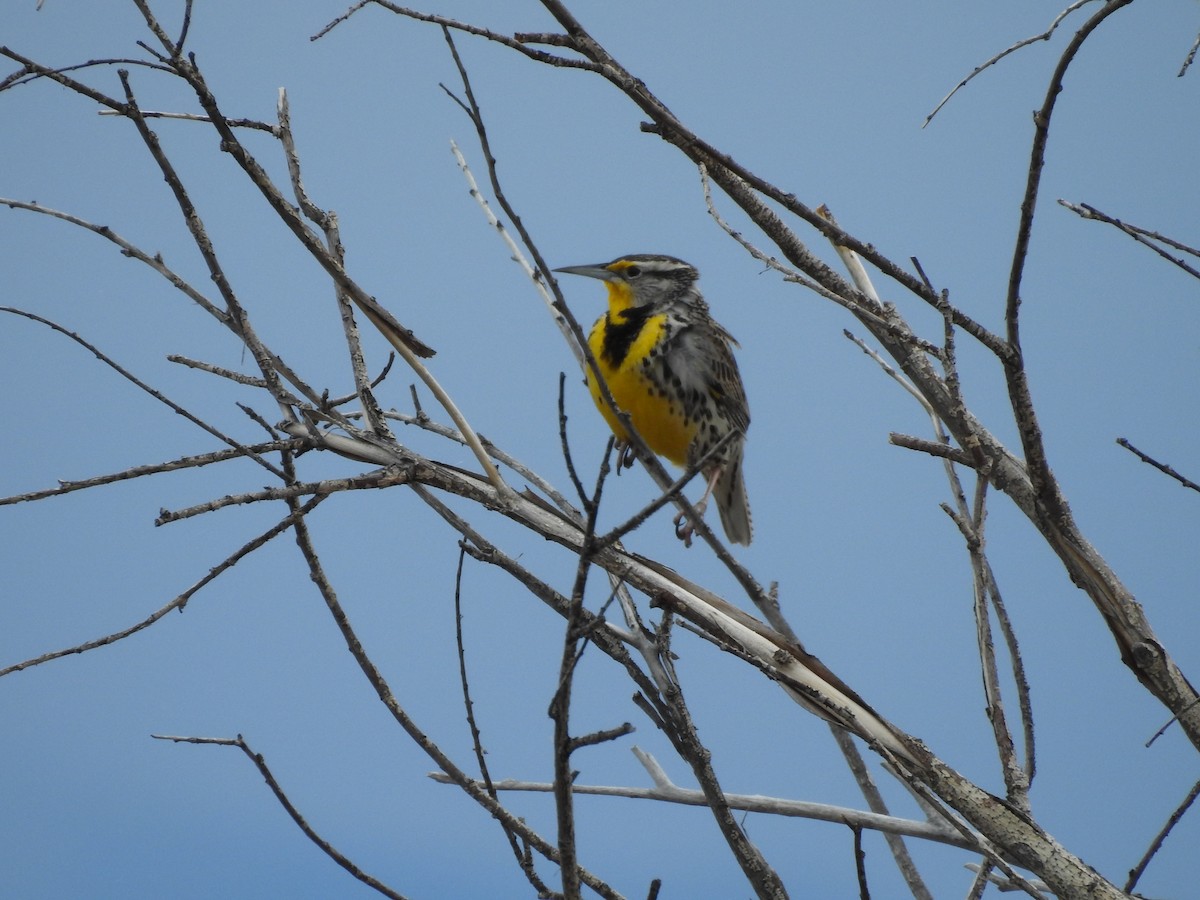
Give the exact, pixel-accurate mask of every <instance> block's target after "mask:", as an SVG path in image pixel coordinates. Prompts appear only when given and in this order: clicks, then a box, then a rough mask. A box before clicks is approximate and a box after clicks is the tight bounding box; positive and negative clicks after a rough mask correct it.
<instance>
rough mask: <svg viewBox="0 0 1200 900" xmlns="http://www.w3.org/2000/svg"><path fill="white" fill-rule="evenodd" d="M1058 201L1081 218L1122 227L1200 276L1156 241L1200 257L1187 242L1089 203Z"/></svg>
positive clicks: (1134, 236)
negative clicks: (1103, 211) (1117, 216)
mask: <svg viewBox="0 0 1200 900" xmlns="http://www.w3.org/2000/svg"><path fill="white" fill-rule="evenodd" d="M1058 203H1059V205H1060V206H1065V207H1066V208H1067V209H1069V210H1070V211H1071V212H1073V213H1075V214H1076V215H1077V216H1079V217H1080V218H1083V219H1091V220H1093V221H1095V222H1104V223H1105V224H1107V225H1112V226H1113V227H1115V228H1118V229H1120V230H1121V231H1123V232H1124V233H1125V234H1127V235H1129V236H1130V237H1131V238H1133V239H1134V240H1135V241H1137V242H1138V243H1139V244H1142V245H1144V246H1146V247H1149V248H1150V249H1151V250H1153V251H1154V252H1155V253H1157V254H1158V255H1159V256H1161V257H1162V258H1163V259H1165V260H1167V261H1168V262H1170V263H1173V264H1174V265H1176V266H1179V268H1181V269H1183V271H1185V272H1187V273H1188V274H1189V275H1191V276H1192V277H1193V278H1200V269H1196V268H1194V267H1193V266H1190V265H1188V264H1187V263H1186V262H1184V261H1183V260H1182V259H1180V258H1179V257H1178V256H1172V255H1171V254H1170V253H1168V252H1167V251H1165V250H1163V249H1162V247H1159V246H1157V245H1156V244H1155V243H1154V241H1158V242H1159V243H1162V244H1166V245H1167V246H1169V247H1174V248H1175V249H1176V250H1182V251H1183V252H1184V253H1187V254H1189V255H1190V256H1197V257H1200V250H1197V249H1196V248H1195V247H1189V246H1188V245H1187V244H1183V243H1180V242H1179V241H1176V240H1173V239H1172V238H1169V237H1167V236H1166V235H1163V234H1159V233H1158V232H1157V231H1149V230H1147V229H1145V228H1139V227H1138V226H1136V225H1130V224H1129V223H1127V222H1122V221H1121V220H1120V219H1116V218H1113V217H1112V216H1110V215H1108V214H1106V213H1102V212H1100V210H1098V209H1096V208H1095V207H1094V206H1090V205H1088V204H1087V203H1070V202H1068V201H1066V200H1061V199H1060V200H1059V201H1058Z"/></svg>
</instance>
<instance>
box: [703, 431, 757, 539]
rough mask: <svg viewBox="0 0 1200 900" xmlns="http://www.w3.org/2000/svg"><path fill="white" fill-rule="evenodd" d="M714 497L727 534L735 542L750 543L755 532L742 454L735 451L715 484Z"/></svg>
mask: <svg viewBox="0 0 1200 900" xmlns="http://www.w3.org/2000/svg"><path fill="white" fill-rule="evenodd" d="M713 499H715V500H716V501H717V512H718V513H720V515H721V525H722V526H723V527H724V529H725V536H726V537H727V538H729V541H730V543H733V544H749V543H750V538H751V536H752V534H753V531H754V529H753V526H752V525H751V522H750V501H749V500H748V499H747V498H746V482H745V481H744V480H743V479H742V454H741V453H735V454H734V456H733V459H731V460H730V461H729V462H728V463H726V465H725V467H724V469H723V470H722V472H721V476H720V477H719V478H718V479H717V483H716V484H715V485H714V486H713Z"/></svg>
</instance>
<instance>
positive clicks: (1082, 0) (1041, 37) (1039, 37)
mask: <svg viewBox="0 0 1200 900" xmlns="http://www.w3.org/2000/svg"><path fill="white" fill-rule="evenodd" d="M1091 2H1092V0H1075V2H1074V3H1072V4H1071V5H1070V6H1068V7H1067V8H1066V9H1064V10H1063V11H1062V12H1060V13H1059V14H1058V15H1057V16H1055V17H1054V21H1053V22H1051V23H1050V27H1049V28H1047V29H1046V30H1045V31H1043V32H1042V33H1041V34H1035V35H1034V36H1033V37H1027V38H1025V39H1024V40H1021V41H1017V42H1016V43H1015V44H1013V45H1012V46H1011V47H1009V48H1008V49H1006V50H1001V51H1000V52H999V53H997V54H996V55H995V56H993V57H992V58H991V59H989V60H988V61H987V62H984V63H980V64H979V65H978V66H976V67H975V68H974V70H973V71H972V72H971V74H970V75H968V76H967V77H966V78H964V79H963V80H962V81H960V82H959V83H958V84H956V85H955V86H954V88H953V89H952V90H951V91H950V93H948V94H947V95H946V96H945V97H943V98H942V100H941V102H940V103H938V105H937V106H936V107H934V109H933V112H931V113H930V114H929V115H927V116H926V117H925V121H924V122H922V123H921V127H922V128H924V127H925V126H926V125H928V124H929V123H930V122H932V121H933V117H934V116H936V115H937V114H938V113H939V112H941V109H942V107H943V106H945V105H946V104H947V103H949V102H950V98H951V97H953V96H954V95H955V94H957V93H958V92H959V91H960V90H961V89H962V88H965V87H966V86H967V84H968V83H969V82H970V81H971V80H972V79H973V78H975V76H976V75H979V74H981V73H982V72H983V70H984V69H987V68H990V67H991V66H994V65H995V64H996V63H998V62H1000V60H1002V59H1004V57H1006V56H1008V55H1010V54H1012V53H1016V52H1017V51H1018V50H1020V49H1021V48H1022V47H1028V46H1029V45H1030V44H1036V43H1038V42H1039V41H1048V40H1050V36H1051V35H1052V34H1054V32H1055V31H1056V30H1057V28H1058V26H1059V25H1061V24H1062V21H1063V19H1065V18H1066V17H1067V16H1069V15H1070V14H1071V13H1073V12H1075V10H1077V9H1079V8H1080V7H1081V6H1083V5H1084V4H1087V3H1091Z"/></svg>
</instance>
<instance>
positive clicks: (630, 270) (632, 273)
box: [625, 266, 642, 278]
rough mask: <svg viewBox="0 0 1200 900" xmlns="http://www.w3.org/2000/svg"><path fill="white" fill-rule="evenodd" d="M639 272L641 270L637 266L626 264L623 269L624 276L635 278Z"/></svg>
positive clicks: (640, 272)
mask: <svg viewBox="0 0 1200 900" xmlns="http://www.w3.org/2000/svg"><path fill="white" fill-rule="evenodd" d="M641 274H642V270H641V269H639V268H638V267H637V266H628V267H627V268H626V269H625V277H626V278H637V277H638V276H639V275H641Z"/></svg>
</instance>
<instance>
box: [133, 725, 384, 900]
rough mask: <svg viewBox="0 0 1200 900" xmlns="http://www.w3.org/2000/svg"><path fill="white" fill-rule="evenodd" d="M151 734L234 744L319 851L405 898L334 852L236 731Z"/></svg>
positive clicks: (369, 882)
mask: <svg viewBox="0 0 1200 900" xmlns="http://www.w3.org/2000/svg"><path fill="white" fill-rule="evenodd" d="M150 736H151V737H152V738H155V739H157V740H160V741H174V742H175V743H177V744H180V743H182V744H215V745H217V746H220V747H237V748H238V749H239V750H241V751H242V752H243V753H244V754H246V756H247V757H248V758H249V759H250V761H251V762H253V763H254V765H255V768H257V769H258V772H259V774H260V775H262V777H263V780H264V781H266V782H267V787H269V788H270V789H271V793H273V794H274V795H275V799H276V800H278V801H279V805H280V806H282V807H283V809H284V811H285V812H286V813H287V814H288V815H289V816H290V817H291V819H292V821H293V822H295V823H296V825H298V826H299V828H300V830H301V831H303V832H304V833H305V835H307V836H308V839H309V840H310V841H312V842H313V843H314V844H316V845H317V846H318V847H319V848H320V849H321V852H322V853H324V854H325V855H326V856H328V857H329V858H330V859H332V860H333V861H334V862H335V863H337V864H338V865H339V866H341V867H342V868H343V869H345V870H346V871H347V872H349V873H350V874H351V875H353V876H354V877H355V878H357V879H358V880H359V881H361V882H362V883H363V884H365V885H367V886H368V887H371V888H374V889H375V890H376V891H378V892H379V893H381V894H383V896H385V897H391V898H392V900H405V897H404V895H403V894H400V893H397V892H396V891H394V890H392V889H391V888H390V887H388V886H387V885H386V884H384V883H383V882H382V881H380V880H379V879H377V878H374V877H372V876H371V875H368V874H367V873H366V872H364V871H363V870H362V869H360V868H359V867H358V866H356V865H355V864H354V863H353V862H351V860H350V859H349V857H347V856H345V855H343V854H342V853H340V852H338V850H337V849H336V848H335V847H334V846H333V845H332V844H331V843H329V841H327V840H325V839H324V838H323V837H321V836H320V835H319V834H317V832H316V830H315V829H314V828H313V827H312V826H311V825H309V824H308V820H306V819H305V818H304V816H303V815H301V813H300V810H298V809H296V806H295V804H293V803H292V801H291V799H290V798H289V797H288V795H287V794H286V793H285V792H284V790H283V788H282V787H281V786H280V784H279V782H278V781H277V780H276V779H275V775H274V773H273V772H272V771H271V770H270V768H268V767H267V761H266V759H264V758H263V755H262V754H261V753H255V752H254V751H253V750H251V749H250V745H249V744H247V743H246V741H245V740H244V739H243V738H242V736H241V735H240V734H239V735H238V736H237V737H236V738H206V737H181V736H179V735H172V734H152V735H150Z"/></svg>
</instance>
